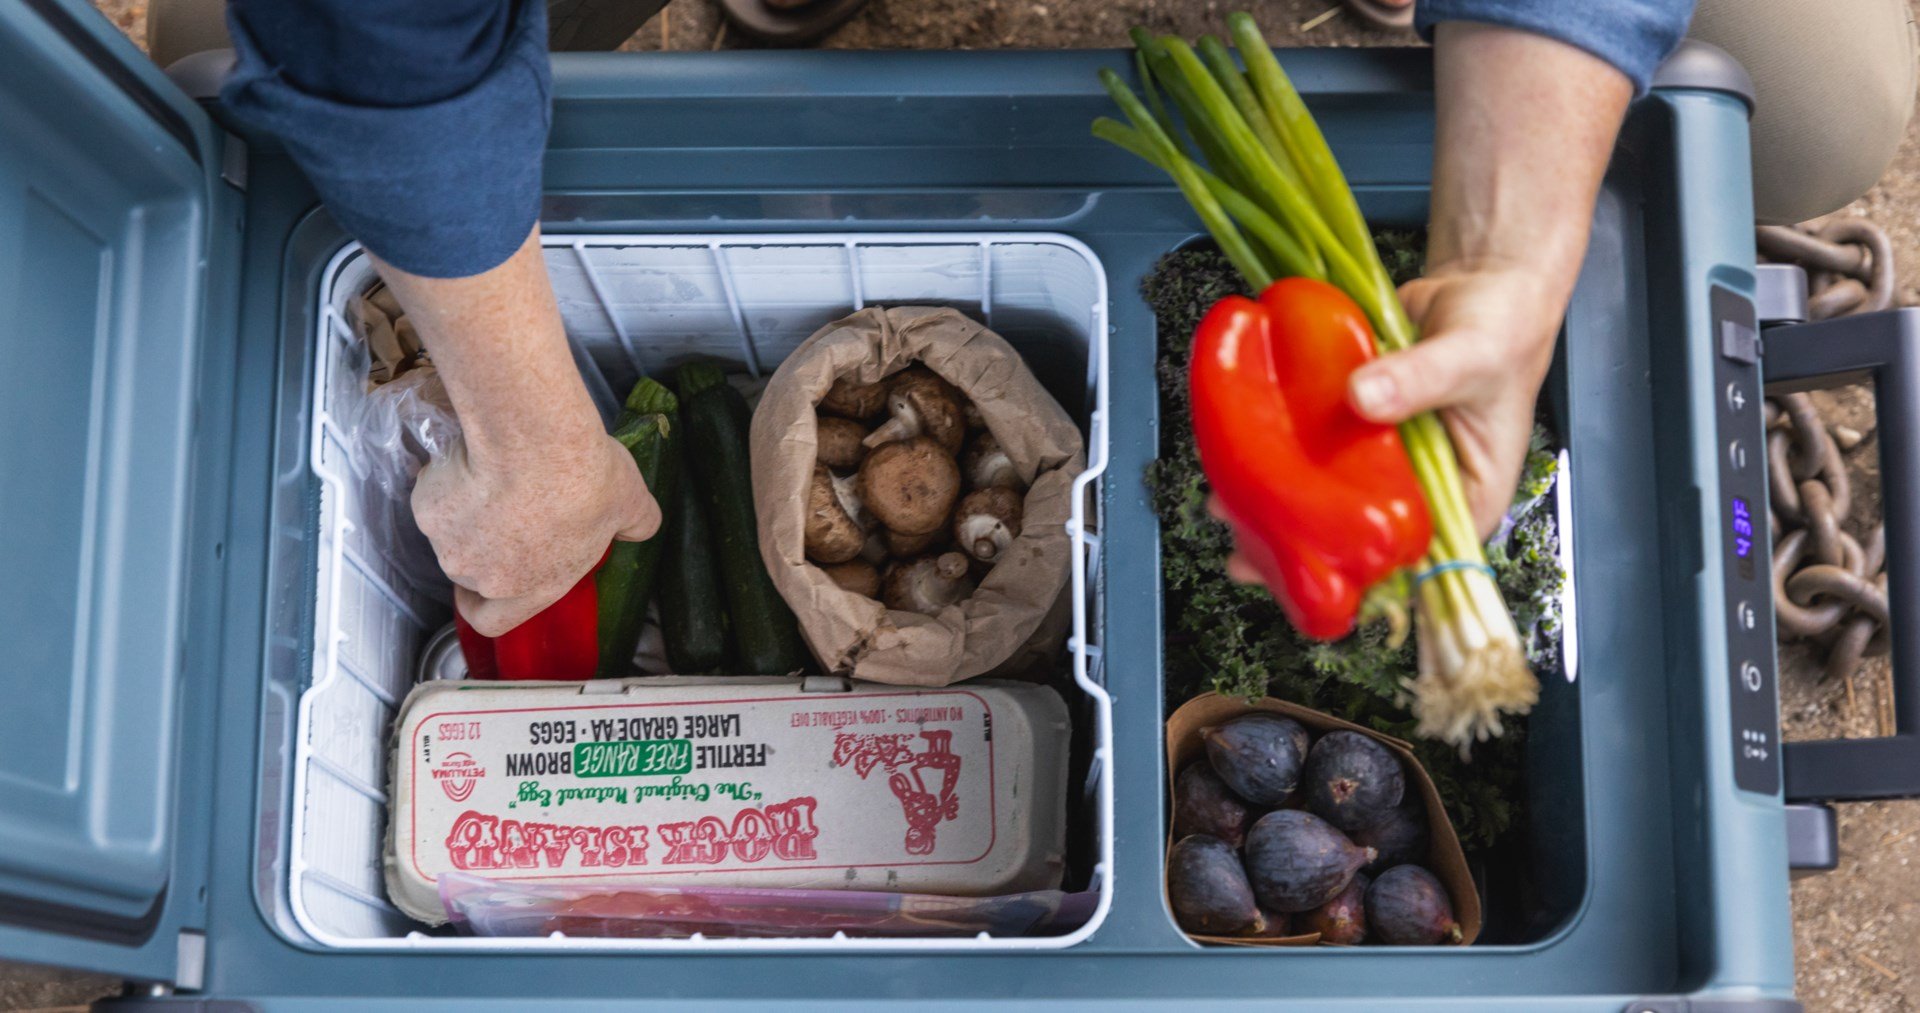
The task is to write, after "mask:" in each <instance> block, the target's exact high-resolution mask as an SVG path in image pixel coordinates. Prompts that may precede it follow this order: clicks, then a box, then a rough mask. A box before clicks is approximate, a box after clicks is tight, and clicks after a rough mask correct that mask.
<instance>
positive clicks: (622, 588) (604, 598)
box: [594, 377, 681, 679]
mask: <svg viewBox="0 0 1920 1013" xmlns="http://www.w3.org/2000/svg"><path fill="white" fill-rule="evenodd" d="M677 407H678V403H677V402H676V400H675V399H674V396H673V392H672V391H670V390H668V389H667V388H665V387H663V386H661V385H660V384H657V383H655V382H653V381H652V380H649V379H647V378H646V377H641V378H640V382H639V383H637V384H634V386H633V393H631V394H629V395H627V404H626V408H625V409H624V410H622V411H621V413H620V417H619V419H618V420H617V421H615V423H614V428H613V438H614V439H616V440H619V441H620V444H621V445H622V446H624V447H626V448H627V450H628V451H630V452H631V453H632V454H633V463H635V464H637V465H639V466H640V478H641V479H642V480H644V481H645V482H646V483H647V489H648V491H650V492H652V493H653V498H654V500H655V501H656V502H658V503H659V504H660V509H661V511H662V518H661V519H662V522H663V526H664V522H665V519H666V517H667V516H668V514H667V511H668V510H669V509H670V508H671V505H672V504H673V503H675V502H677V500H676V499H675V496H676V494H677V493H678V492H679V486H680V484H681V483H680V481H679V477H680V476H679V471H680V458H679V456H678V455H677V454H675V453H674V452H673V446H672V444H673V442H674V441H675V440H676V439H678V434H676V433H675V432H674V429H675V428H676V425H677V421H676V419H675V416H674V412H675V409H676V408H677ZM666 542H667V539H666V535H665V534H664V532H661V533H656V534H655V535H654V536H653V537H652V538H649V539H647V540H646V541H644V542H621V541H616V542H614V543H613V547H612V548H611V549H609V550H608V551H607V561H606V563H605V564H603V565H602V566H601V567H600V573H599V576H598V577H596V578H595V580H594V584H595V590H596V591H597V592H598V593H599V596H600V664H599V667H598V668H597V669H596V671H595V672H594V677H595V678H599V679H618V678H622V677H625V676H628V675H631V674H633V652H634V648H635V647H636V646H638V645H639V643H640V629H641V627H643V626H645V625H646V622H647V603H648V602H649V601H652V600H653V585H654V581H655V578H656V576H657V575H658V573H659V571H660V555H661V550H662V549H663V548H665V546H666Z"/></svg>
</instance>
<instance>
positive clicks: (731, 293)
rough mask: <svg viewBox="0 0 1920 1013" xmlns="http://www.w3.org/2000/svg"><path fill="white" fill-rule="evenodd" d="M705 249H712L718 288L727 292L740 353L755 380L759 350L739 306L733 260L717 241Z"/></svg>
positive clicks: (758, 366)
mask: <svg viewBox="0 0 1920 1013" xmlns="http://www.w3.org/2000/svg"><path fill="white" fill-rule="evenodd" d="M707 249H709V250H712V251H713V263H714V266H715V267H717V268H719V270H720V289H721V291H723V292H725V293H726V294H727V309H728V310H730V311H731V312H732V313H733V326H734V328H735V329H736V330H737V331H739V332H740V354H741V355H742V356H743V357H744V358H745V359H746V363H747V372H748V373H749V374H751V375H752V376H753V378H754V379H755V380H758V379H760V350H759V349H758V348H756V347H754V343H753V331H752V330H751V329H750V328H748V327H747V314H746V311H745V310H744V309H742V308H741V306H740V295H739V292H738V290H737V289H736V288H735V287H734V283H733V262H732V261H730V260H728V259H727V251H726V248H725V247H724V246H722V245H721V244H720V243H719V242H717V241H716V242H710V243H708V244H707Z"/></svg>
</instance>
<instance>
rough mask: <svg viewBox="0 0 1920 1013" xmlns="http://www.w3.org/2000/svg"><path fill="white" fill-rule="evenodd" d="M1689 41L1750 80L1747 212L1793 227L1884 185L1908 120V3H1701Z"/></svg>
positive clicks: (1912, 54)
mask: <svg viewBox="0 0 1920 1013" xmlns="http://www.w3.org/2000/svg"><path fill="white" fill-rule="evenodd" d="M1687 34H1688V35H1689V36H1691V37H1692V38H1696V39H1699V40H1701V41H1703V42H1710V43H1712V44H1713V45H1716V46H1719V47H1720V48H1721V49H1724V50H1726V51H1727V52H1728V53H1731V54H1732V55H1733V57H1734V58H1735V59H1737V60H1739V61H1740V63H1741V65H1742V66H1744V67H1746V68H1747V73H1748V74H1750V75H1752V77H1753V87H1754V91H1755V93H1756V95H1755V98H1756V99H1757V108H1756V110H1755V112H1754V117H1753V203H1754V214H1755V217H1757V218H1758V219H1759V220H1760V221H1761V222H1763V223H1772V224H1790V223H1793V222H1800V221H1806V220H1807V219H1809V218H1817V217H1819V216H1821V215H1824V214H1827V213H1828V212H1831V211H1837V210H1839V209H1840V208H1842V207H1845V206H1846V205H1847V204H1849V203H1851V202H1852V201H1853V200H1854V199H1855V198H1857V197H1859V196H1860V195H1861V194H1863V193H1865V192H1866V191H1867V189H1868V188H1869V187H1871V186H1873V184H1874V183H1875V182H1876V181H1878V180H1879V178H1880V175H1881V173H1883V172H1885V171H1886V168H1887V165H1888V164H1889V163H1891V162H1892V161H1893V156H1894V153H1895V151H1896V150H1898V148H1899V146H1900V141H1901V140H1902V138H1904V137H1905V136H1906V129H1907V120H1908V119H1909V118H1910V117H1911V116H1912V115H1913V100H1914V86H1915V75H1916V63H1917V61H1916V53H1917V52H1920V47H1917V46H1916V41H1915V34H1914V24H1913V14H1912V11H1911V9H1910V8H1909V7H1908V3H1907V0H1700V2H1699V6H1698V7H1697V8H1696V9H1695V11H1694V16H1693V27H1692V29H1691V30H1689V31H1688V33H1687Z"/></svg>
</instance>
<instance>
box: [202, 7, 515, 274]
mask: <svg viewBox="0 0 1920 1013" xmlns="http://www.w3.org/2000/svg"><path fill="white" fill-rule="evenodd" d="M228 26H229V28H230V29H231V31H232V35H233V40H234V46H235V49H236V50H237V51H238V63H237V65H236V67H235V70H234V72H233V75H232V76H231V77H230V78H229V79H228V81H227V83H226V85H225V87H224V88H223V89H222V92H221V99H222V101H223V102H224V103H225V104H226V105H227V106H228V108H229V109H231V110H232V112H233V113H234V115H236V116H238V117H239V118H240V119H242V120H243V121H245V122H247V123H249V124H251V125H254V126H256V127H258V128H260V129H263V130H266V131H268V132H270V133H273V134H274V135H276V136H277V137H279V138H280V139H281V141H282V142H283V143H284V144H285V145H286V147H287V150H288V152H289V153H290V154H291V155H292V157H293V159H294V161H295V162H296V163H297V164H298V165H299V166H300V168H301V170H302V171H304V172H305V173H306V174H307V176H308V178H310V179H311V180H312V181H313V184H314V187H315V189H316V190H318V191H319V193H320V197H321V199H322V200H324V201H325V202H326V204H327V207H328V209H329V210H330V211H331V212H332V213H333V215H334V217H335V218H337V219H339V220H340V223H341V225H343V226H344V227H345V228H346V229H347V231H349V232H351V233H352V234H353V235H354V237H355V238H357V239H359V240H360V242H361V243H363V244H364V245H365V246H366V247H367V248H368V249H369V250H371V251H373V253H374V254H376V255H377V256H379V257H380V258H381V259H383V260H385V261H387V262H388V263H391V264H393V265H394V266H396V267H398V268H400V269H401V270H404V271H408V272H410V273H413V274H418V275H423V276H426V277H435V278H456V277H465V276H468V275H474V274H479V273H481V272H483V271H486V270H488V269H490V268H493V267H496V266H498V265H499V264H500V263H502V262H503V261H505V260H506V259H507V258H508V257H509V256H511V255H512V254H513V252H514V251H515V250H517V249H519V247H520V244H521V243H522V242H524V241H525V239H526V237H527V233H528V232H529V231H530V230H531V229H532V228H533V225H534V223H535V222H536V221H537V220H538V219H539V214H540V168H541V158H542V155H543V153H544V151H545V149H546V138H547V128H548V125H549V122H550V119H551V104H550V94H551V88H550V78H549V74H548V67H547V50H546V41H547V30H546V5H545V3H544V2H543V0H322V2H318V3H303V4H292V3H286V2H285V0H252V2H249V0H236V2H235V3H234V4H233V5H232V6H231V7H230V9H229V14H228Z"/></svg>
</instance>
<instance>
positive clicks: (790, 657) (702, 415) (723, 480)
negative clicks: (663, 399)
mask: <svg viewBox="0 0 1920 1013" xmlns="http://www.w3.org/2000/svg"><path fill="white" fill-rule="evenodd" d="M676 381H677V385H678V387H679V388H680V417H681V418H682V419H683V420H684V422H685V424H686V429H687V439H686V450H687V456H686V463H687V466H688V467H687V470H688V472H689V473H690V474H691V475H692V477H693V480H694V485H695V487H696V488H697V489H698V490H699V492H700V502H701V504H702V505H703V506H704V507H706V510H707V521H708V523H710V524H711V525H712V526H713V546H714V554H715V557H716V560H717V562H718V564H719V572H720V580H721V590H722V591H723V592H724V593H725V594H726V597H727V615H728V617H729V618H730V619H731V620H732V622H733V644H734V647H735V652H734V660H735V662H736V668H737V669H738V671H739V672H740V673H741V674H743V675H785V674H787V673H790V672H795V671H798V670H799V669H801V668H803V667H804V666H805V665H806V664H807V649H806V645H805V644H804V643H802V642H801V640H800V627H799V624H798V623H797V622H796V621H795V620H794V618H793V610H791V609H789V608H787V603H786V601H785V600H783V599H782V598H781V597H780V592H779V591H778V590H777V589H775V588H774V586H773V578H771V577H769V576H768V575H767V567H766V564H764V563H763V562H761V559H760V528H759V525H758V523H756V521H755V519H754V509H753V468H752V464H751V461H750V459H749V453H748V450H747V426H748V423H749V421H750V416H751V413H750V412H749V411H748V410H747V401H746V398H743V397H741V396H740V392H739V391H737V390H734V389H733V387H732V386H730V385H729V384H728V383H727V381H726V376H725V375H724V374H722V373H721V372H720V368H719V367H718V366H715V365H712V364H710V363H698V362H696V363H689V364H687V365H685V366H682V367H680V371H679V373H678V374H677V377H676Z"/></svg>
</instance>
